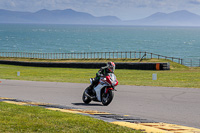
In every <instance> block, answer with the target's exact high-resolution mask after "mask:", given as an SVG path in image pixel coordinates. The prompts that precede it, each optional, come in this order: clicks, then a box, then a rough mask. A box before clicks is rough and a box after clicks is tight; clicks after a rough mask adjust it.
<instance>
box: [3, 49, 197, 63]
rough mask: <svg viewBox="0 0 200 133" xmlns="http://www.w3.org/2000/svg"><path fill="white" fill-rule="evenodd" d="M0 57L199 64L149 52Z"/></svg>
mask: <svg viewBox="0 0 200 133" xmlns="http://www.w3.org/2000/svg"><path fill="white" fill-rule="evenodd" d="M0 57H17V58H33V59H140V60H142V59H152V58H157V59H169V60H171V61H173V62H177V63H179V64H182V65H186V66H200V59H195V60H194V59H181V58H175V57H168V56H163V55H159V54H154V53H150V52H137V51H126V52H78V53H75V52H74V53H28V52H0Z"/></svg>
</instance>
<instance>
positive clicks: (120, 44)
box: [0, 24, 200, 58]
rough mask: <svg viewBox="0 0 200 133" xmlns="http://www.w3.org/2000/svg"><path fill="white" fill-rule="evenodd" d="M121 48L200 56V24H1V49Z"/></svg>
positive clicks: (79, 49)
mask: <svg viewBox="0 0 200 133" xmlns="http://www.w3.org/2000/svg"><path fill="white" fill-rule="evenodd" d="M117 51H118V52H119V51H120V52H121V51H142V52H145V51H146V52H152V53H155V54H160V55H163V56H168V57H177V58H200V27H148V26H146V27H141V26H140V27H137V26H96V25H38V24H0V52H39V53H50V52H53V53H55V52H59V53H60V52H63V53H66V52H67V53H68V52H117Z"/></svg>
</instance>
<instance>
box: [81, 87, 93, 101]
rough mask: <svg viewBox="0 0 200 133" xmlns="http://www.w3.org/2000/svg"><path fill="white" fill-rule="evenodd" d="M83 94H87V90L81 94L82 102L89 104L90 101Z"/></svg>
mask: <svg viewBox="0 0 200 133" xmlns="http://www.w3.org/2000/svg"><path fill="white" fill-rule="evenodd" d="M85 93H88V88H86V89H85V91H84V92H83V96H82V100H83V102H84V103H86V104H89V103H90V102H91V99H90V98H89V97H88V96H87V95H86V94H85Z"/></svg>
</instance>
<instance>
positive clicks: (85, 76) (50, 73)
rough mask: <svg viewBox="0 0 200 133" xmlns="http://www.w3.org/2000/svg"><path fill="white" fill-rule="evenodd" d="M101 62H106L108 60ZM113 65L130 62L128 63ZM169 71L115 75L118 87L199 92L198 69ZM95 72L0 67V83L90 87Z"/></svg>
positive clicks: (175, 65)
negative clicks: (85, 84)
mask: <svg viewBox="0 0 200 133" xmlns="http://www.w3.org/2000/svg"><path fill="white" fill-rule="evenodd" d="M23 61H24V60H23ZM29 61H30V60H29ZM32 61H33V60H32ZM35 61H38V60H35ZM75 61H77V60H75ZM78 61H79V60H78ZM82 61H83V60H82ZM92 61H94V62H96V61H97V60H87V62H92ZM100 61H101V62H107V61H108V60H100ZM112 61H115V62H120V61H121V62H122V61H125V62H130V61H131V60H130V59H129V60H128V59H127V60H112ZM164 61H165V62H166V60H156V59H152V60H143V62H164ZM132 62H133V61H132ZM170 69H171V70H169V71H147V70H127V69H116V71H115V74H116V76H117V78H118V81H119V84H120V85H138V86H164V87H190V88H200V68H199V67H196V68H189V67H186V66H183V65H180V64H178V63H174V62H170ZM17 71H20V74H21V75H20V76H17ZM97 71H98V69H77V68H76V69H73V68H44V67H43V68H42V67H24V66H14V65H2V64H0V79H13V80H31V81H51V82H72V83H89V78H91V77H95V73H96V72H97ZM153 73H156V74H157V77H158V79H157V80H152V74H153Z"/></svg>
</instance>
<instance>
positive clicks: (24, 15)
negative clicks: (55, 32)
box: [0, 9, 121, 25]
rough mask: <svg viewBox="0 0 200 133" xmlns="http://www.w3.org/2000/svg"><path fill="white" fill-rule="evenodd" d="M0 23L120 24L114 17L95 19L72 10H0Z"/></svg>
mask: <svg viewBox="0 0 200 133" xmlns="http://www.w3.org/2000/svg"><path fill="white" fill-rule="evenodd" d="M0 23H41V24H106V25H114V24H120V23H121V20H120V19H119V18H117V17H115V16H103V17H95V16H92V15H91V14H88V13H84V12H77V11H74V10H72V9H66V10H52V11H49V10H46V9H43V10H40V11H37V12H34V13H31V12H17V11H8V10H0Z"/></svg>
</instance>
